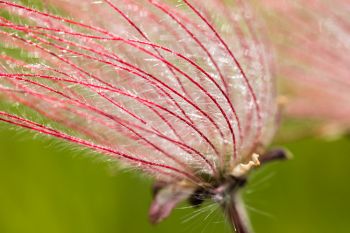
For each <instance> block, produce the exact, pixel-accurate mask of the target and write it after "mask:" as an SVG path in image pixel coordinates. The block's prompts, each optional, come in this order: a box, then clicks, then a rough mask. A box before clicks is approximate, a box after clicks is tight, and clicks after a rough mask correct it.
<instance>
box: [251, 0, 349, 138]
mask: <svg viewBox="0 0 350 233" xmlns="http://www.w3.org/2000/svg"><path fill="white" fill-rule="evenodd" d="M255 6H257V7H258V9H259V10H260V12H261V13H263V15H264V17H265V19H266V24H267V25H268V29H269V31H270V33H269V35H271V37H270V38H271V39H272V41H273V43H272V44H273V47H274V48H275V50H276V52H277V58H278V59H276V60H277V61H278V64H277V66H276V67H277V71H278V72H277V73H278V75H279V76H280V77H281V80H282V81H281V83H282V86H283V88H284V89H285V92H286V95H288V96H289V100H288V104H287V105H286V114H287V115H288V116H291V117H293V118H301V119H302V118H309V119H312V120H316V119H317V120H319V121H321V122H323V124H325V125H326V127H322V128H323V129H324V130H325V131H324V130H323V133H325V134H334V133H336V132H338V133H339V131H344V130H349V127H350V69H349V66H350V56H349V53H350V5H349V2H348V1H344V0H335V1H328V0H313V1H301V0H298V1H294V0H285V1H271V0H264V1H259V2H256V4H255Z"/></svg>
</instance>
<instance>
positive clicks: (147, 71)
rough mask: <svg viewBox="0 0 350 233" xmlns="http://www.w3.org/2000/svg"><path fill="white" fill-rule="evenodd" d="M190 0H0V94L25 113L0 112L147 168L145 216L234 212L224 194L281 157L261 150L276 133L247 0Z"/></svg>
mask: <svg viewBox="0 0 350 233" xmlns="http://www.w3.org/2000/svg"><path fill="white" fill-rule="evenodd" d="M201 3H202V2H201V1H188V0H183V1H181V3H180V4H178V3H176V5H175V3H173V2H172V1H156V0H121V1H111V0H103V1H72V2H69V3H68V2H67V1H64V0H52V1H49V0H47V1H43V4H42V5H41V8H40V9H39V10H38V9H35V8H30V7H27V6H24V5H21V4H18V3H16V1H2V0H1V1H0V8H1V11H2V13H3V14H1V16H0V27H1V30H0V37H1V44H0V45H1V47H2V48H1V50H2V53H1V60H0V94H1V95H2V97H4V98H5V99H7V100H8V101H10V103H20V104H21V105H22V106H27V107H29V108H30V109H32V110H34V111H35V112H36V114H24V113H23V115H22V116H20V115H15V114H14V113H13V112H12V111H11V107H8V108H5V107H3V106H2V108H5V109H2V110H1V111H0V121H3V122H7V123H11V124H14V125H17V126H21V127H24V128H28V129H32V130H35V131H37V132H40V133H43V134H46V135H51V136H54V137H57V138H60V139H63V140H66V141H69V142H72V143H76V144H78V145H82V146H83V147H88V148H91V149H93V150H95V151H98V152H101V153H102V154H105V155H107V156H110V157H112V158H115V159H117V160H118V161H120V162H121V163H123V164H125V165H127V166H131V167H135V168H138V169H140V170H142V171H143V172H145V173H147V174H149V175H150V176H152V177H154V178H155V179H156V180H157V181H158V182H157V183H156V185H155V190H154V191H155V197H154V202H153V204H152V206H151V210H150V217H151V220H152V222H159V221H160V220H162V219H163V218H165V217H166V216H168V214H169V213H170V211H171V210H172V209H173V208H174V206H175V205H176V204H177V203H178V202H180V201H182V200H184V199H187V198H190V201H191V202H192V203H193V205H196V204H199V203H200V202H201V201H202V200H203V199H204V198H211V199H213V200H214V201H216V202H218V203H219V204H220V205H222V206H223V207H225V209H226V210H227V213H228V214H229V215H230V217H231V218H237V215H236V214H235V211H237V209H235V208H233V207H231V206H233V205H230V203H231V202H232V198H231V196H232V195H231V194H232V193H233V192H234V191H235V190H237V188H238V187H240V186H242V185H243V184H244V181H245V177H246V175H247V173H248V172H249V171H250V170H251V169H252V168H253V167H255V166H258V165H259V164H260V163H261V162H263V161H265V160H269V159H271V158H277V157H281V154H283V153H282V152H280V151H278V152H277V153H276V152H275V153H270V154H266V155H265V157H264V156H263V154H264V153H265V149H266V146H267V144H268V143H269V142H270V141H271V139H272V136H273V135H274V132H275V130H276V115H277V114H276V112H277V107H276V99H275V89H274V88H275V87H274V80H273V78H272V75H271V61H270V56H269V53H268V51H267V48H266V47H265V44H266V43H265V39H264V37H263V34H261V32H260V26H259V21H258V20H253V15H252V11H251V10H250V8H249V6H247V5H246V4H244V3H242V2H241V1H236V2H234V3H230V4H229V3H226V2H225V1H219V0H210V1H205V4H201ZM50 9H51V10H50ZM52 9H55V10H54V12H55V14H54V13H51V12H52V11H53V10H52ZM43 122H44V123H43ZM259 155H260V158H259ZM235 198H236V197H235ZM233 220H235V221H236V222H239V220H237V219H233ZM236 224H237V225H236V227H237V228H238V229H239V228H240V226H239V223H236ZM241 228H242V229H243V228H244V227H243V226H241ZM240 232H245V231H244V229H243V230H240Z"/></svg>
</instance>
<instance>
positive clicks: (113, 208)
mask: <svg viewBox="0 0 350 233" xmlns="http://www.w3.org/2000/svg"><path fill="white" fill-rule="evenodd" d="M279 144H280V145H283V146H285V147H287V148H288V149H289V150H290V151H292V152H293V154H294V158H293V159H292V160H290V161H287V162H281V163H274V164H270V165H269V166H266V167H264V168H262V169H259V170H258V171H256V172H254V173H253V174H252V177H251V179H250V181H249V184H248V186H247V187H246V189H245V190H244V199H245V201H246V203H247V208H248V209H249V213H250V216H251V218H252V222H253V225H254V228H255V230H256V233H281V232H283V233H296V232H298V233H329V232H334V233H348V232H349V229H350V221H349V219H350V201H349V197H350V185H349V178H350V169H349V164H350V157H349V154H350V139H349V138H346V137H344V138H340V139H337V140H333V141H326V140H323V139H315V138H304V139H300V140H295V141H293V142H289V143H279ZM151 183H152V182H151V180H148V179H145V178H144V177H141V176H140V175H138V174H136V173H135V172H133V171H126V170H122V171H119V169H117V166H116V165H115V163H114V162H112V161H107V160H103V159H100V157H99V156H96V155H91V153H89V152H84V151H80V150H79V149H77V148H73V149H72V147H70V146H69V145H67V144H63V143H60V142H58V141H57V140H54V139H47V138H42V137H37V136H36V135H35V134H32V133H30V132H26V131H19V130H13V129H10V128H9V127H7V125H4V124H0V232H1V233H48V232H50V233H147V232H155V233H156V232H158V233H161V232H162V233H171V232H176V233H190V232H195V233H197V232H202V233H221V232H229V227H228V226H227V225H226V223H225V220H224V218H223V216H221V214H220V212H219V211H218V210H216V211H215V206H212V205H210V204H209V203H208V204H207V205H206V206H204V207H203V208H202V209H196V210H193V209H192V208H190V207H189V206H188V204H187V203H184V204H183V205H182V206H180V207H179V208H178V209H176V211H175V212H174V214H173V215H172V216H171V217H170V218H169V219H167V220H166V221H165V222H163V223H161V224H160V225H158V226H152V225H150V224H149V223H148V221H147V211H148V205H149V204H150V201H151V194H150V186H151Z"/></svg>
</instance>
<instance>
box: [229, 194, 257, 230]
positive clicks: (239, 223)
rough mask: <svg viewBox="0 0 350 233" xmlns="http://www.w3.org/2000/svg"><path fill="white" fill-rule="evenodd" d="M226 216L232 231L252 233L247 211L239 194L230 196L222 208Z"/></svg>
mask: <svg viewBox="0 0 350 233" xmlns="http://www.w3.org/2000/svg"><path fill="white" fill-rule="evenodd" d="M224 208H225V212H226V216H227V219H228V221H229V222H230V225H231V227H232V229H233V230H234V231H235V232H236V233H253V230H252V227H251V224H250V221H249V218H248V215H247V211H246V209H245V208H244V204H243V201H242V198H241V195H240V194H239V192H234V193H233V194H232V195H231V198H230V201H228V202H227V204H226V206H224Z"/></svg>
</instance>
